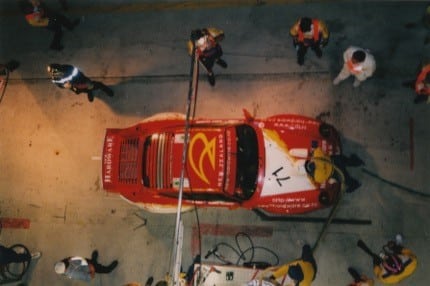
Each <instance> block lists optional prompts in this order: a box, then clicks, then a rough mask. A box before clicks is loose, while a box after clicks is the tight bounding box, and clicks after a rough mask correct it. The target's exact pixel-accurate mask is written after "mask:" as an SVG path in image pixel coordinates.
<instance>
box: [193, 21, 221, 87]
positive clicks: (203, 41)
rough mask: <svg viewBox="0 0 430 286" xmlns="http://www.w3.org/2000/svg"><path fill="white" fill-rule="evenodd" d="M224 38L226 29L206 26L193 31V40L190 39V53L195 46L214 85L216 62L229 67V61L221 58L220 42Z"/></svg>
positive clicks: (211, 83) (210, 82) (209, 79)
mask: <svg viewBox="0 0 430 286" xmlns="http://www.w3.org/2000/svg"><path fill="white" fill-rule="evenodd" d="M223 39H224V31H222V30H220V29H217V28H205V29H198V30H194V31H192V33H191V40H190V41H188V53H189V54H190V55H191V54H192V49H193V48H195V50H196V53H197V55H198V59H199V61H200V62H201V63H202V65H203V66H204V67H205V69H206V71H207V73H208V81H209V84H210V85H212V86H214V85H215V75H214V73H213V70H212V69H213V66H214V64H215V63H216V64H218V65H219V66H221V67H222V68H227V63H226V62H225V61H224V60H223V59H221V56H222V55H223V51H222V48H221V45H220V42H221V41H222V40H223ZM193 42H194V45H195V46H194V45H193Z"/></svg>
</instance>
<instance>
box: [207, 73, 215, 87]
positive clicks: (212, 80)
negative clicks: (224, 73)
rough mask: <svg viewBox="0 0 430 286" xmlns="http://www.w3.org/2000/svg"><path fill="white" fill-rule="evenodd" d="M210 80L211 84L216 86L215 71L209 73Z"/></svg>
mask: <svg viewBox="0 0 430 286" xmlns="http://www.w3.org/2000/svg"><path fill="white" fill-rule="evenodd" d="M208 81H209V84H210V85H211V86H215V75H214V74H213V73H210V74H208Z"/></svg>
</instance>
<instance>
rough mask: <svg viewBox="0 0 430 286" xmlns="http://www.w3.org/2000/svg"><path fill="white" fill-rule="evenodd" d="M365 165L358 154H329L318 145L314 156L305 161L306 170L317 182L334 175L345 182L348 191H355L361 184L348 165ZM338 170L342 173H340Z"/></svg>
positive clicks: (322, 181) (319, 182)
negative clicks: (350, 171)
mask: <svg viewBox="0 0 430 286" xmlns="http://www.w3.org/2000/svg"><path fill="white" fill-rule="evenodd" d="M361 165H364V162H363V160H361V159H360V158H359V157H358V156H357V155H355V154H352V155H350V156H348V157H347V156H345V155H343V154H338V155H332V156H329V155H327V154H325V153H324V151H323V150H322V149H321V148H320V147H317V148H315V150H314V151H313V153H312V157H311V158H310V159H309V160H306V162H305V170H306V172H307V174H308V175H309V176H310V177H311V178H312V179H313V181H314V182H315V183H317V184H322V183H324V182H326V181H327V180H328V179H329V178H331V177H333V178H335V179H337V180H338V181H340V182H342V180H343V183H344V184H345V186H346V189H345V191H346V192H347V193H351V192H353V191H355V190H356V189H357V188H358V187H360V186H361V184H360V182H358V181H357V180H356V179H354V178H353V177H351V175H350V174H349V172H348V171H347V169H346V167H347V166H351V167H358V166H361ZM338 171H340V172H341V174H338Z"/></svg>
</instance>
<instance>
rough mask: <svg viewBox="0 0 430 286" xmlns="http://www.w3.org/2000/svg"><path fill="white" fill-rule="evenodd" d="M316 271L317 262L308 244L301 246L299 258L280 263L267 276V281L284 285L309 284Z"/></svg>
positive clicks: (303, 285) (306, 285)
mask: <svg viewBox="0 0 430 286" xmlns="http://www.w3.org/2000/svg"><path fill="white" fill-rule="evenodd" d="M316 273H317V264H316V261H315V258H314V256H313V254H312V249H311V247H310V246H309V244H305V245H304V246H303V248H302V256H301V258H300V259H297V260H294V261H292V262H290V263H288V264H285V265H282V266H281V267H279V268H278V269H277V270H275V271H274V272H273V273H272V275H271V276H270V277H269V281H270V282H271V283H272V284H274V285H280V282H282V281H283V284H282V285H285V286H309V285H311V283H312V281H314V279H315V276H316Z"/></svg>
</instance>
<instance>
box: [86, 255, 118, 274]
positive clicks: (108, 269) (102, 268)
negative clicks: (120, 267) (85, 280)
mask: <svg viewBox="0 0 430 286" xmlns="http://www.w3.org/2000/svg"><path fill="white" fill-rule="evenodd" d="M87 261H88V263H89V264H92V265H93V266H94V270H95V272H96V273H110V272H112V268H111V267H109V266H104V265H101V264H100V263H98V262H97V260H93V259H88V258H87Z"/></svg>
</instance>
